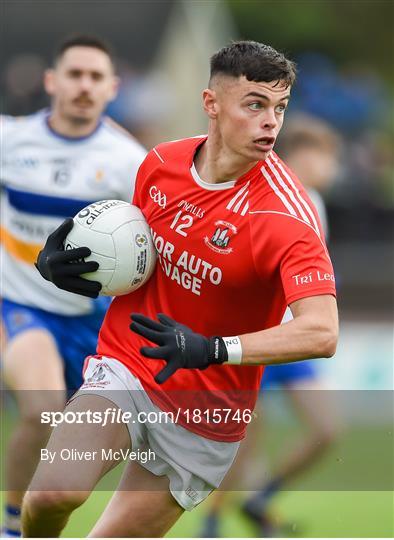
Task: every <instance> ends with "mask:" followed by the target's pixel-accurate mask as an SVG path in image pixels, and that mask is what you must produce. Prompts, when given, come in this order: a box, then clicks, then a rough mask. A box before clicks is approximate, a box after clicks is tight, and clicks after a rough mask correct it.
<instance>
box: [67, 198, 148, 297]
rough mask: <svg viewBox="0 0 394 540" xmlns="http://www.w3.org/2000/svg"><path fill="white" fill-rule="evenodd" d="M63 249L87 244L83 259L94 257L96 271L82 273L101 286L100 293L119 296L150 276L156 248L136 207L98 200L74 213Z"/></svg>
mask: <svg viewBox="0 0 394 540" xmlns="http://www.w3.org/2000/svg"><path fill="white" fill-rule="evenodd" d="M64 246H65V249H72V248H76V247H83V246H87V247H88V248H89V249H90V250H91V252H92V253H91V255H90V256H89V257H87V258H86V260H87V261H89V260H92V261H97V262H98V263H99V265H100V266H99V269H98V270H97V271H96V272H91V273H89V274H83V277H84V278H86V279H90V280H92V281H99V282H100V283H101V285H102V286H103V287H102V289H101V291H100V294H102V295H105V296H120V295H122V294H127V293H129V292H132V291H134V290H135V289H138V287H141V285H143V284H144V283H146V282H147V281H148V279H149V278H150V276H151V274H152V272H153V270H154V267H155V263H156V251H155V248H154V246H153V243H152V239H151V235H150V231H149V226H148V224H147V223H146V221H145V218H144V216H143V214H142V212H141V210H140V209H139V208H137V207H136V206H133V205H132V204H129V203H126V202H124V201H115V200H113V201H112V200H108V201H98V202H96V203H93V204H90V205H89V206H86V207H85V208H83V209H82V210H81V211H80V212H79V213H78V214H77V215H76V216H75V217H74V226H73V228H72V229H71V231H70V232H69V234H68V235H67V238H66V240H65V242H64Z"/></svg>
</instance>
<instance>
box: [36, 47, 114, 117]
mask: <svg viewBox="0 0 394 540" xmlns="http://www.w3.org/2000/svg"><path fill="white" fill-rule="evenodd" d="M117 84H118V81H117V78H116V77H115V76H114V73H113V66H112V63H111V60H110V58H109V57H108V55H107V54H106V53H105V52H103V51H100V50H99V49H95V48H93V47H79V46H76V47H71V48H70V49H67V50H66V51H65V53H64V54H63V56H61V57H60V59H59V61H58V63H57V65H56V67H55V68H54V69H53V70H49V71H48V72H47V74H46V78H45V89H46V91H47V92H48V94H49V95H50V96H51V97H52V107H53V110H54V111H55V112H57V113H58V114H60V115H61V116H62V117H64V118H67V119H68V120H69V121H71V122H75V123H81V124H83V123H91V122H96V121H97V120H98V119H99V117H100V115H101V114H102V112H103V110H104V108H105V106H106V105H107V103H108V102H109V101H110V100H111V99H113V98H114V97H115V95H116V90H117Z"/></svg>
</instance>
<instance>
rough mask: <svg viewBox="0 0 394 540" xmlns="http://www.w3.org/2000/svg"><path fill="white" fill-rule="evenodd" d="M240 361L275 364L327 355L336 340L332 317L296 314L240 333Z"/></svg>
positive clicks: (334, 320)
mask: <svg viewBox="0 0 394 540" xmlns="http://www.w3.org/2000/svg"><path fill="white" fill-rule="evenodd" d="M240 339H241V343H242V364H265V365H269V364H279V363H282V362H293V361H297V360H306V359H308V358H321V357H325V358H328V357H330V356H332V355H333V354H334V353H335V349H336V344H337V339H338V325H337V321H336V318H335V317H334V318H326V317H325V318H323V319H320V318H313V317H311V316H310V315H305V316H300V317H298V318H296V319H294V320H292V321H290V322H287V323H285V324H281V325H279V326H275V327H273V328H269V329H268V330H262V331H261V332H255V333H253V334H244V335H242V336H240Z"/></svg>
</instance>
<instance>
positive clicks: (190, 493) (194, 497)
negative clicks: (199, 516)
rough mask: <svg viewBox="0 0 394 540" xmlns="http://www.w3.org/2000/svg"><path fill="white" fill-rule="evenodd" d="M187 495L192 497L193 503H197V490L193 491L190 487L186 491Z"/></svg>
mask: <svg viewBox="0 0 394 540" xmlns="http://www.w3.org/2000/svg"><path fill="white" fill-rule="evenodd" d="M185 494H186V495H187V496H188V497H190V498H191V499H192V501H197V496H198V493H197V491H196V490H195V489H193V488H192V487H188V488H187V489H186V490H185Z"/></svg>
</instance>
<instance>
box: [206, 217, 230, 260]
mask: <svg viewBox="0 0 394 540" xmlns="http://www.w3.org/2000/svg"><path fill="white" fill-rule="evenodd" d="M237 232H238V230H237V227H236V226H235V225H233V224H232V223H229V222H228V221H222V220H219V221H216V222H215V231H214V233H213V235H212V236H211V237H210V238H209V237H208V236H206V237H205V238H204V242H205V244H206V245H207V246H208V247H210V248H211V249H213V251H216V253H224V254H226V255H227V254H228V253H231V252H232V251H233V248H232V247H229V243H230V241H231V239H232V237H233V236H234V235H235V234H237Z"/></svg>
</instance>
